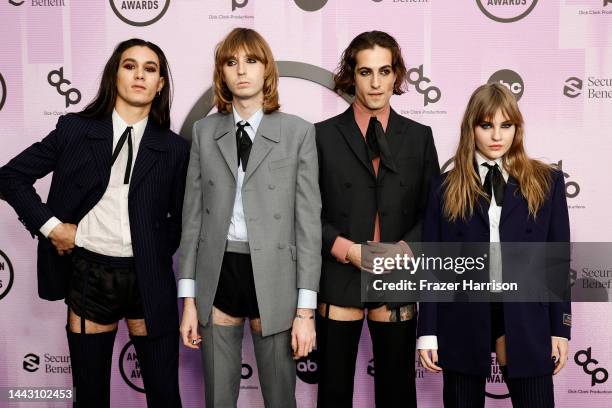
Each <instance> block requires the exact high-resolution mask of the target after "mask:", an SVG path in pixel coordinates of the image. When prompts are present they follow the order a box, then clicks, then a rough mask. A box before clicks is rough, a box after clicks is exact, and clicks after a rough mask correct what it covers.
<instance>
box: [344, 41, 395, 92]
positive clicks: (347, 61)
mask: <svg viewBox="0 0 612 408" xmlns="http://www.w3.org/2000/svg"><path fill="white" fill-rule="evenodd" d="M376 45H378V46H379V47H382V48H386V49H388V50H389V51H391V56H392V59H391V61H392V62H391V67H392V68H393V72H394V73H395V76H396V79H395V84H394V85H393V93H394V94H395V95H401V94H403V93H404V92H405V87H406V78H407V74H406V65H405V64H404V59H403V58H402V50H401V48H400V46H399V44H398V43H397V41H395V38H393V37H392V36H390V35H389V34H387V33H385V32H383V31H367V32H364V33H361V34H359V35H358V36H357V37H355V38H354V39H353V41H351V43H350V44H349V46H348V47H347V48H346V50H344V52H343V53H342V58H341V59H340V63H339V64H338V68H337V72H336V74H335V75H334V91H336V92H338V91H341V92H343V93H345V94H349V95H351V96H354V95H355V66H356V65H357V53H358V52H359V51H363V50H369V49H372V48H374V47H375V46H376Z"/></svg>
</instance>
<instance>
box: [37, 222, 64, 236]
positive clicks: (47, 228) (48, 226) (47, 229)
mask: <svg viewBox="0 0 612 408" xmlns="http://www.w3.org/2000/svg"><path fill="white" fill-rule="evenodd" d="M61 223H62V222H61V221H60V220H58V219H57V218H55V217H51V218H49V219H48V220H47V222H45V223H44V224H43V226H42V227H40V230H39V231H40V233H41V234H43V235H44V236H45V238H49V234H50V233H51V231H53V228H55V227H57V226H58V225H60V224H61Z"/></svg>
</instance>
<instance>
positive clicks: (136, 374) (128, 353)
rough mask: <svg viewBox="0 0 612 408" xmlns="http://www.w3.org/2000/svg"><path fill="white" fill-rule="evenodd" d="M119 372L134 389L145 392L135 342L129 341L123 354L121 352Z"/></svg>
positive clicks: (122, 351)
mask: <svg viewBox="0 0 612 408" xmlns="http://www.w3.org/2000/svg"><path fill="white" fill-rule="evenodd" d="M119 372H120V373H121V378H123V381H125V383H126V384H127V385H128V386H129V387H130V388H131V389H133V390H134V391H138V392H142V393H144V392H145V389H144V384H143V382H142V373H141V371H140V363H139V362H138V357H136V350H135V349H134V344H133V343H132V342H131V341H128V342H127V344H126V345H125V346H123V349H122V350H121V354H119Z"/></svg>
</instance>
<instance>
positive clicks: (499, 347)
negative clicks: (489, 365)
mask: <svg viewBox="0 0 612 408" xmlns="http://www.w3.org/2000/svg"><path fill="white" fill-rule="evenodd" d="M495 355H496V356H497V364H499V365H500V366H505V365H506V364H508V359H507V358H506V336H501V337H500V338H498V339H497V340H495Z"/></svg>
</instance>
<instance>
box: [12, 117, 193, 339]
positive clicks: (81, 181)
mask: <svg viewBox="0 0 612 408" xmlns="http://www.w3.org/2000/svg"><path fill="white" fill-rule="evenodd" d="M112 142H113V125H112V119H111V117H110V115H109V116H108V117H107V118H105V119H102V120H97V119H88V118H83V117H80V116H78V115H77V114H68V115H66V116H62V117H60V118H59V120H58V122H57V126H56V128H55V130H53V131H52V132H51V133H49V135H48V136H47V137H45V138H44V139H43V140H42V141H40V142H37V143H34V144H33V145H32V146H30V147H28V148H27V149H26V150H24V151H23V152H22V153H20V154H19V155H17V156H16V157H15V158H14V159H12V160H11V161H10V162H9V163H8V164H6V165H5V166H4V167H2V168H0V193H1V194H2V195H3V198H4V199H5V200H6V201H7V202H8V203H9V204H10V205H11V206H12V207H13V208H14V209H15V211H16V212H17V215H18V216H19V219H20V221H21V222H22V223H23V224H24V225H25V226H26V228H27V229H28V230H29V231H30V233H31V234H32V236H33V237H35V236H37V237H38V238H39V242H38V268H37V269H38V294H39V296H40V297H41V298H43V299H47V300H59V299H63V298H64V297H65V296H66V294H67V289H68V283H69V279H70V273H71V264H70V263H71V257H70V256H59V255H58V254H57V252H56V250H55V248H54V247H53V245H52V244H51V242H50V241H49V240H48V239H46V238H44V237H43V236H42V235H41V234H40V232H39V229H40V227H41V226H42V225H43V224H44V223H45V222H46V221H47V220H48V219H49V218H51V217H52V216H55V217H57V218H59V219H60V220H61V221H62V222H65V223H72V224H78V223H79V221H80V220H81V219H82V218H83V217H84V216H85V215H86V214H87V213H88V212H89V210H91V209H92V208H93V206H94V205H95V204H96V203H97V202H98V201H100V199H101V198H102V195H103V194H104V192H105V191H106V188H107V186H108V182H109V179H110V167H111V156H112ZM188 160H189V146H188V143H187V142H186V141H185V140H184V139H182V138H180V137H179V136H178V135H176V134H175V133H173V132H172V131H171V130H169V129H162V128H159V127H157V126H156V125H155V124H153V121H152V120H149V121H148V122H147V126H146V129H145V132H144V135H143V137H142V140H141V142H140V147H139V149H138V154H137V156H136V161H135V163H134V171H133V173H132V180H131V182H130V190H129V196H128V201H129V204H128V211H129V216H130V232H131V235H132V248H133V252H134V258H135V264H136V273H137V277H138V285H139V289H140V293H141V297H142V302H143V308H144V314H145V321H146V325H147V331H148V333H149V335H151V336H155V335H159V334H161V333H164V332H170V331H176V330H177V327H178V309H177V301H176V281H175V278H174V273H173V271H172V255H173V254H174V252H175V251H176V249H177V248H178V245H179V242H180V235H181V212H182V203H183V194H184V190H185V176H186V172H187V163H188ZM50 172H53V178H52V180H51V187H50V189H49V196H48V199H47V202H46V203H44V202H43V201H42V200H41V198H40V196H39V195H38V194H37V193H36V191H35V189H34V187H33V184H34V182H35V181H36V180H37V179H39V178H42V177H44V176H46V175H47V174H49V173H50Z"/></svg>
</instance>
